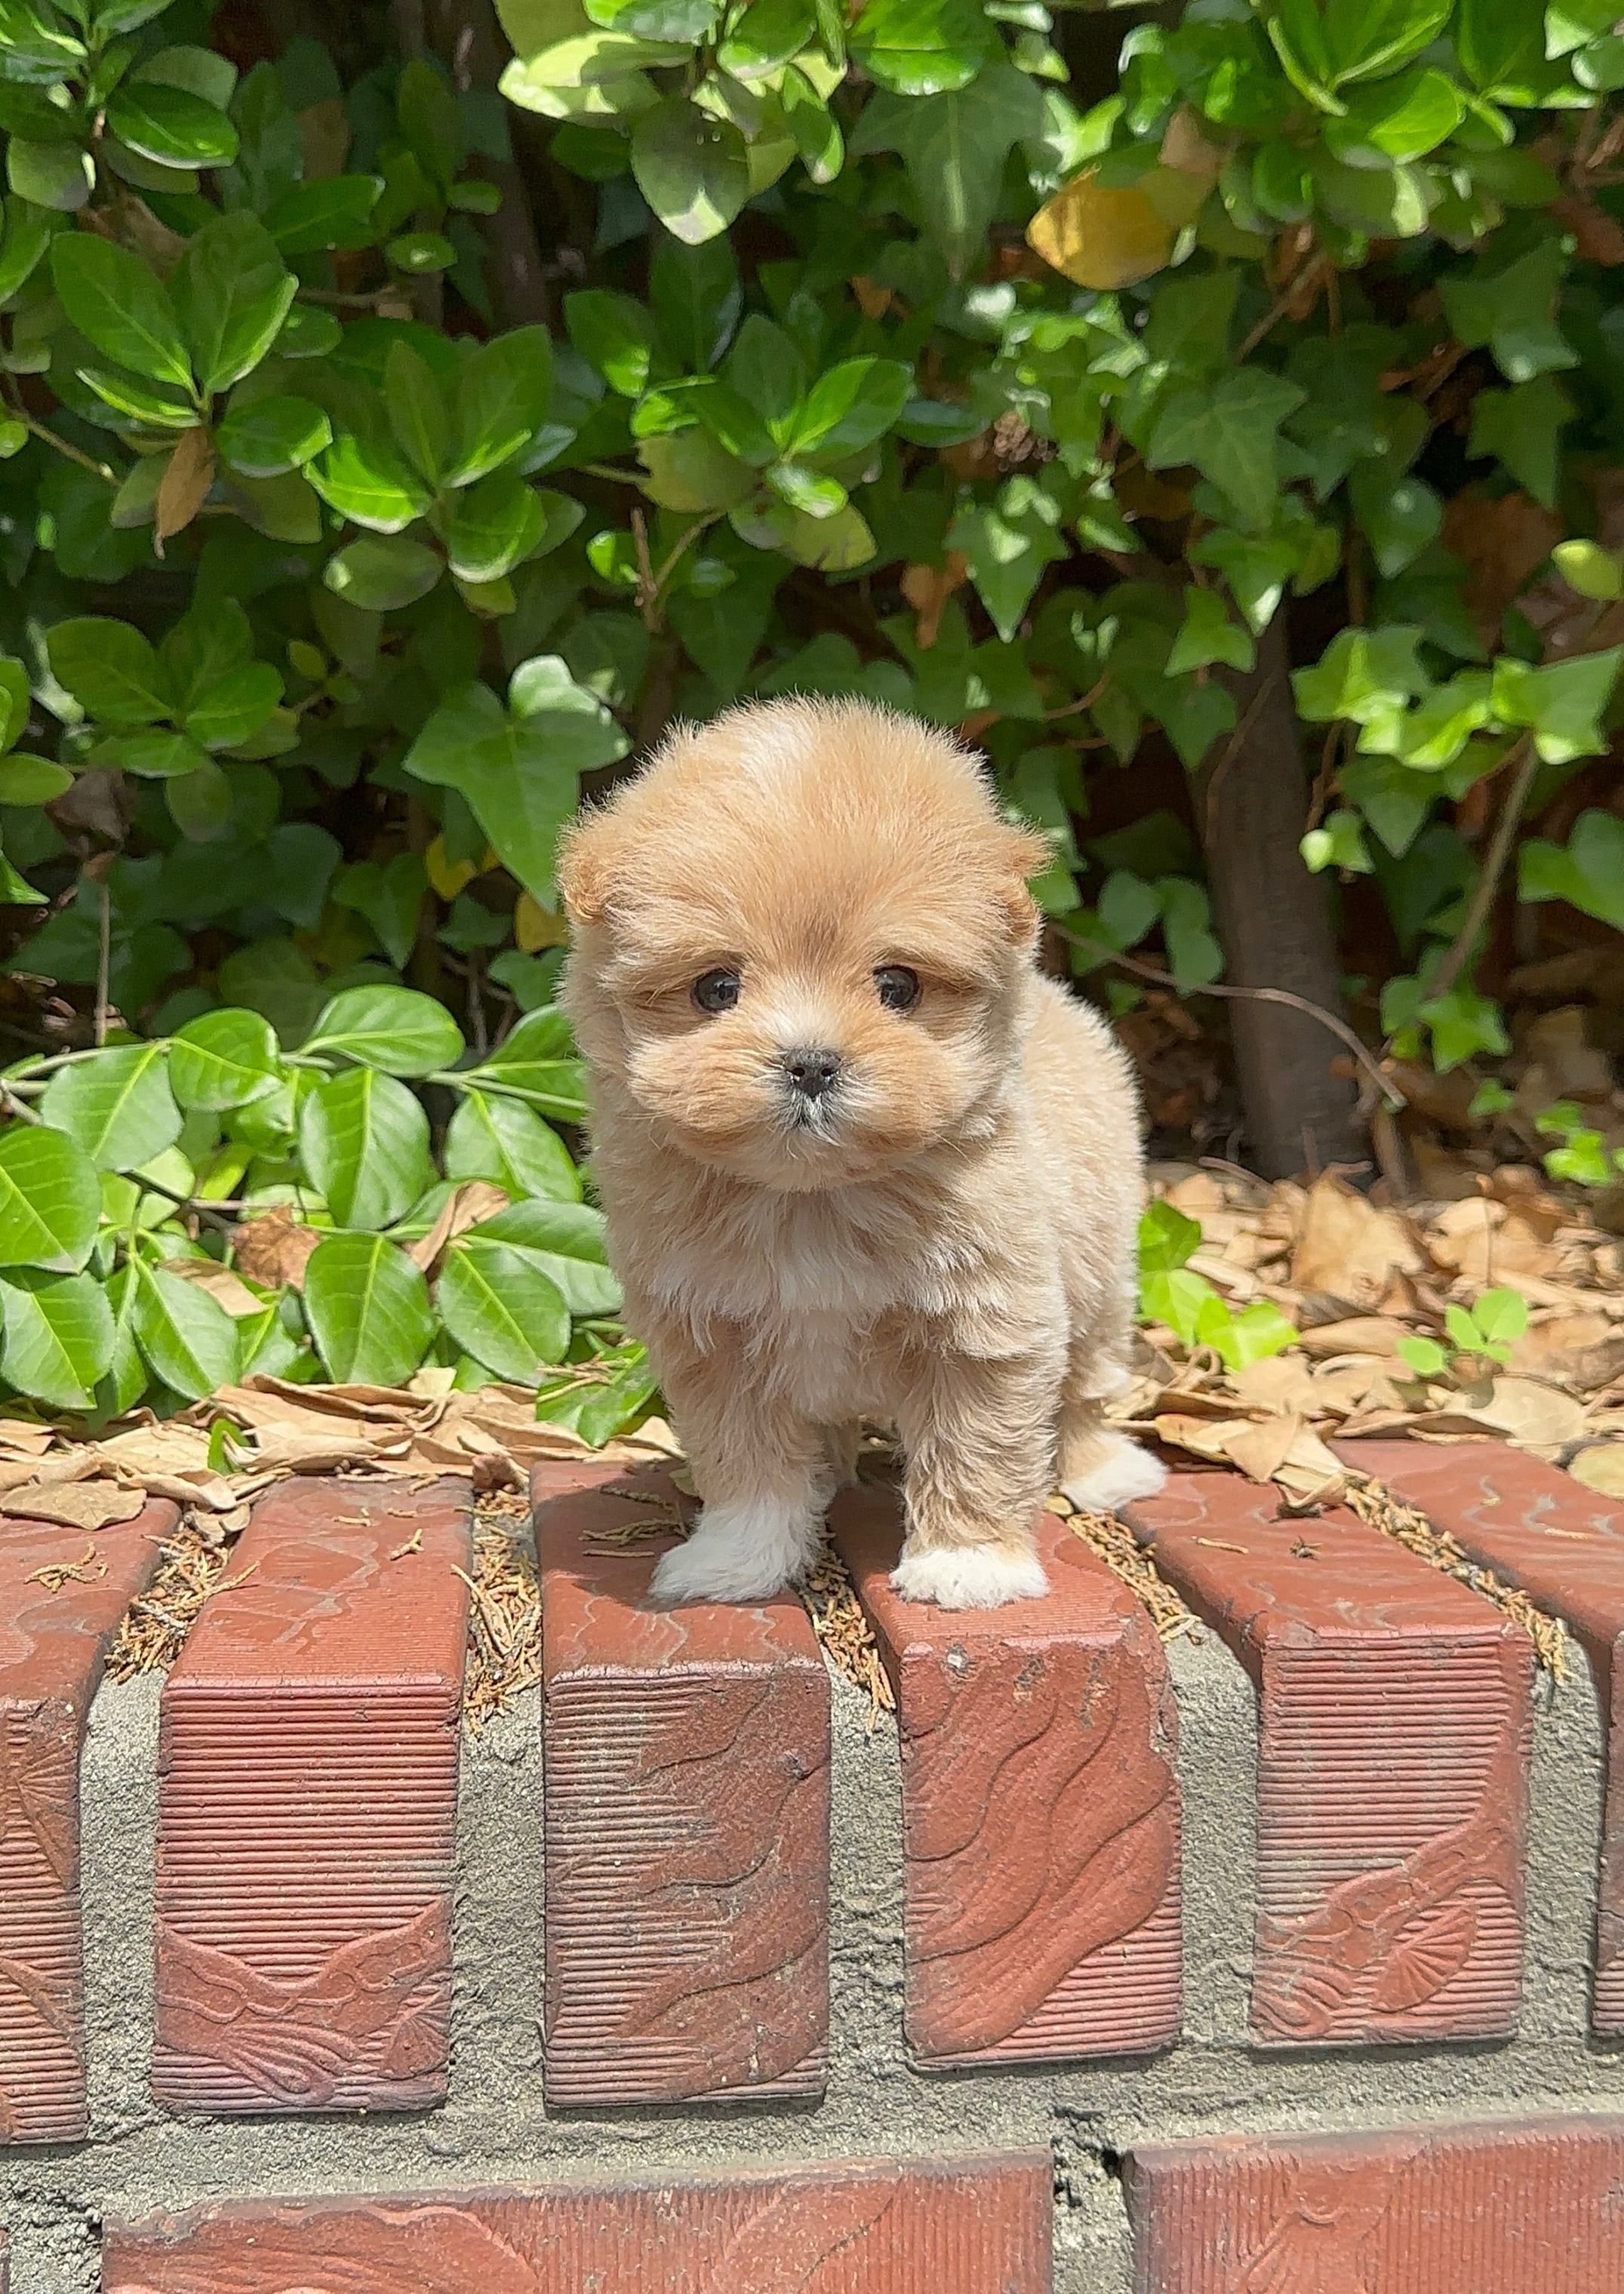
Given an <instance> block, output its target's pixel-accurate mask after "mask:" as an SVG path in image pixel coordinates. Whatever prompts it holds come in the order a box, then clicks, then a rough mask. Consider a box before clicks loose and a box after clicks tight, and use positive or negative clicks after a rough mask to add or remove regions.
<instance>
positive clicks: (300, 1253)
mask: <svg viewBox="0 0 1624 2294" xmlns="http://www.w3.org/2000/svg"><path fill="white" fill-rule="evenodd" d="M320 1241H321V1230H320V1229H319V1228H317V1227H313V1226H305V1225H304V1224H301V1222H300V1221H299V1220H297V1219H296V1218H295V1216H294V1215H293V1213H292V1211H291V1210H290V1209H289V1208H288V1205H287V1204H286V1203H279V1204H278V1205H277V1207H276V1208H275V1209H274V1210H271V1211H266V1212H265V1213H264V1216H263V1217H260V1218H252V1219H245V1220H244V1221H243V1223H242V1224H241V1225H240V1227H239V1228H238V1229H237V1230H236V1232H235V1233H234V1234H233V1236H232V1238H231V1255H232V1257H234V1258H235V1260H236V1262H237V1265H239V1266H240V1268H241V1270H242V1272H243V1273H244V1274H246V1275H247V1277H248V1281H250V1282H257V1283H259V1284H260V1286H261V1287H262V1289H266V1290H280V1289H284V1288H285V1287H287V1286H288V1285H291V1287H292V1288H293V1289H296V1290H302V1289H304V1287H305V1267H306V1265H308V1264H309V1260H310V1255H311V1253H312V1251H313V1250H314V1249H315V1248H316V1246H317V1244H318V1243H319V1242H320Z"/></svg>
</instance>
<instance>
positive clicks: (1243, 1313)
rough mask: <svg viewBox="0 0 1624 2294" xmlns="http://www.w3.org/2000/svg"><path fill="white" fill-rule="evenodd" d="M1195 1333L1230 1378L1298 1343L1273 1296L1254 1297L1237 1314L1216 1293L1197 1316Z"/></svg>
mask: <svg viewBox="0 0 1624 2294" xmlns="http://www.w3.org/2000/svg"><path fill="white" fill-rule="evenodd" d="M1214 1309H1215V1310H1216V1312H1214ZM1221 1318H1222V1319H1221ZM1196 1336H1197V1338H1198V1340H1199V1341H1200V1342H1201V1344H1202V1345H1204V1346H1211V1347H1212V1349H1213V1351H1214V1354H1216V1355H1217V1356H1218V1359H1219V1361H1220V1362H1221V1363H1222V1364H1223V1366H1224V1368H1225V1370H1227V1371H1229V1372H1230V1376H1231V1377H1233V1376H1234V1375H1235V1373H1236V1371H1243V1370H1247V1369H1249V1368H1250V1367H1251V1365H1252V1364H1253V1363H1258V1362H1267V1361H1268V1359H1269V1357H1270V1356H1271V1354H1279V1353H1281V1352H1282V1351H1283V1350H1284V1349H1285V1348H1286V1347H1287V1346H1295V1344H1296V1342H1297V1333H1296V1329H1295V1325H1294V1324H1292V1323H1290V1322H1287V1319H1286V1317H1285V1315H1284V1314H1281V1312H1280V1310H1279V1307H1278V1306H1276V1305H1275V1304H1274V1302H1273V1300H1272V1299H1270V1298H1255V1299H1254V1300H1253V1302H1252V1304H1251V1305H1250V1306H1243V1307H1242V1308H1241V1310H1240V1312H1239V1314H1236V1313H1235V1312H1234V1311H1233V1310H1232V1308H1230V1306H1226V1305H1225V1304H1224V1302H1223V1300H1222V1298H1220V1297H1216V1296H1215V1295H1214V1297H1213V1298H1212V1299H1210V1300H1209V1301H1208V1303H1207V1305H1206V1306H1204V1307H1203V1309H1202V1311H1201V1313H1200V1314H1199V1315H1198V1318H1197V1322H1196Z"/></svg>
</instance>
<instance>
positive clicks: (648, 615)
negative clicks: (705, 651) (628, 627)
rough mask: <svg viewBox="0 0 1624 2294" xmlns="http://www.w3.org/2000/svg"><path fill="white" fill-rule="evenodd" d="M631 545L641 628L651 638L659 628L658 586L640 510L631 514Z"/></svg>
mask: <svg viewBox="0 0 1624 2294" xmlns="http://www.w3.org/2000/svg"><path fill="white" fill-rule="evenodd" d="M631 539H632V545H633V547H634V548H635V549H636V550H637V611H638V613H639V614H641V615H642V616H643V626H644V628H645V629H646V630H648V631H649V633H650V635H651V636H653V635H654V634H656V633H657V632H658V630H659V628H660V584H659V582H657V581H656V580H655V579H654V560H653V558H652V557H650V556H649V554H648V520H647V519H646V517H644V515H643V512H642V511H641V509H634V510H633V511H632V513H631Z"/></svg>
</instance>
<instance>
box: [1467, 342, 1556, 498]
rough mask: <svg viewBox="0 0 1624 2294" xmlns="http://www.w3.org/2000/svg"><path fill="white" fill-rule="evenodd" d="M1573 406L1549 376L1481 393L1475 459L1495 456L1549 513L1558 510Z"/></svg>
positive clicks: (1476, 403) (1470, 448)
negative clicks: (1562, 449) (1563, 436)
mask: <svg viewBox="0 0 1624 2294" xmlns="http://www.w3.org/2000/svg"><path fill="white" fill-rule="evenodd" d="M1572 419H1573V402H1572V400H1571V398H1570V397H1569V396H1568V394H1567V392H1566V391H1565V390H1564V389H1563V386H1562V385H1561V384H1560V383H1559V382H1554V381H1553V380H1552V379H1551V378H1550V376H1549V375H1548V374H1541V375H1537V376H1536V377H1535V378H1534V379H1533V381H1532V382H1522V383H1518V384H1517V386H1516V387H1515V388H1514V389H1513V390H1480V391H1479V392H1478V394H1477V396H1476V397H1475V398H1474V400H1473V402H1472V435H1471V438H1470V441H1469V442H1468V444H1467V448H1466V451H1467V452H1468V453H1469V454H1474V455H1476V454H1492V455H1494V456H1495V457H1496V459H1497V460H1498V461H1500V462H1502V463H1504V465H1505V467H1506V469H1508V470H1509V471H1510V472H1511V475H1512V476H1513V477H1514V478H1515V479H1516V481H1517V483H1518V484H1519V485H1521V486H1523V487H1525V488H1526V489H1527V491H1528V492H1530V493H1531V494H1532V496H1533V497H1534V500H1536V501H1538V502H1543V503H1544V505H1545V507H1546V508H1547V509H1555V507H1556V494H1557V487H1558V484H1559V479H1558V454H1559V438H1558V433H1559V432H1560V431H1561V429H1562V427H1563V424H1564V423H1567V422H1571V420H1572Z"/></svg>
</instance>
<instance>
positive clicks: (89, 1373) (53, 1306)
mask: <svg viewBox="0 0 1624 2294" xmlns="http://www.w3.org/2000/svg"><path fill="white" fill-rule="evenodd" d="M0 1314H4V1324H5V1335H4V1343H3V1344H0V1376H3V1377H4V1379H6V1381H7V1382H8V1384H10V1385H11V1386H12V1387H15V1389H16V1391H17V1392H18V1393H19V1394H23V1395H28V1398H29V1399H30V1400H31V1401H34V1402H43V1403H45V1406H46V1408H47V1409H51V1410H88V1409H90V1408H91V1406H92V1404H93V1401H94V1398H95V1387H96V1384H97V1381H98V1380H99V1379H102V1378H103V1377H104V1376H105V1375H106V1373H107V1371H108V1369H109V1367H110V1364H111V1362H112V1359H113V1317H112V1310H111V1309H110V1306H108V1303H107V1297H106V1294H105V1293H104V1291H103V1290H102V1285H101V1284H100V1283H99V1282H98V1281H96V1280H95V1278H94V1276H93V1275H90V1274H45V1273H38V1272H37V1271H35V1270H33V1269H30V1268H27V1267H19V1268H18V1269H17V1271H16V1272H15V1273H12V1274H5V1275H0Z"/></svg>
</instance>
